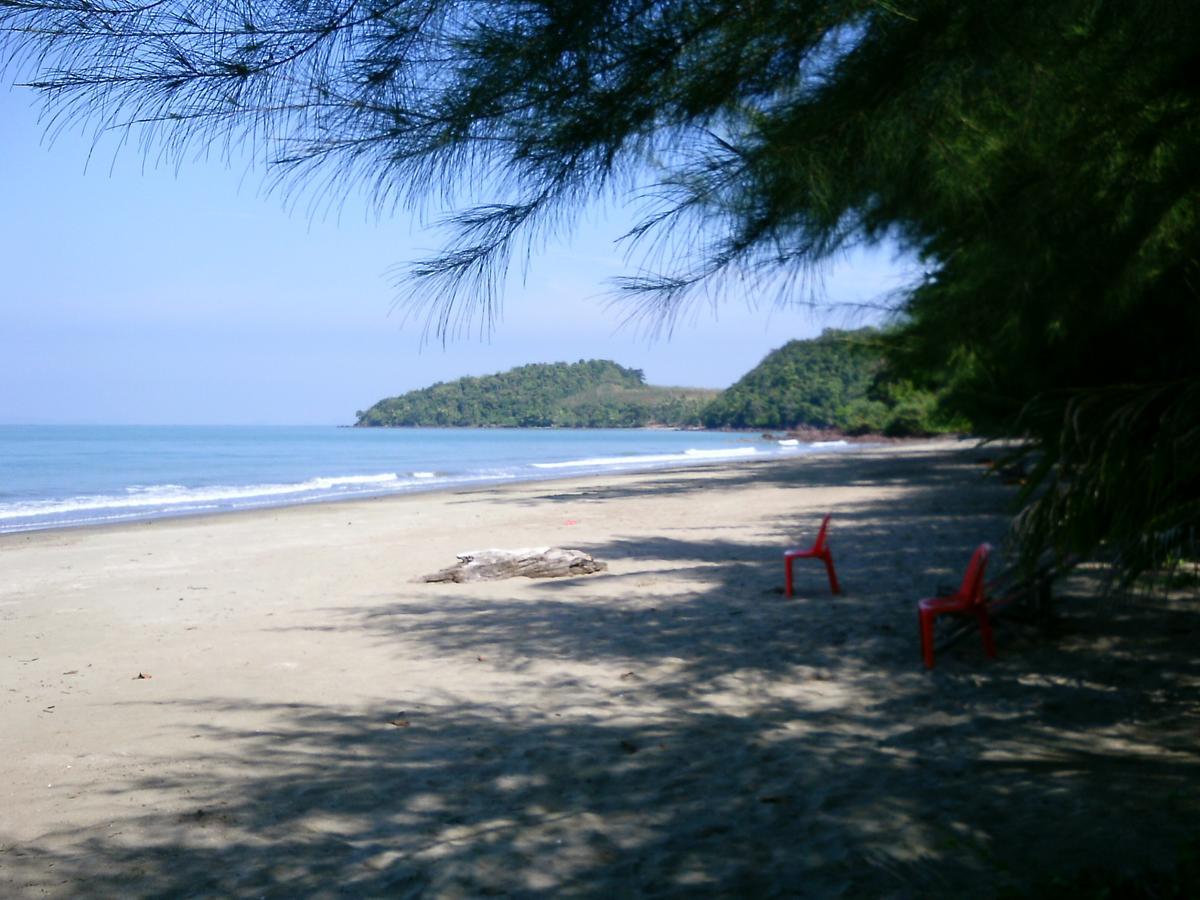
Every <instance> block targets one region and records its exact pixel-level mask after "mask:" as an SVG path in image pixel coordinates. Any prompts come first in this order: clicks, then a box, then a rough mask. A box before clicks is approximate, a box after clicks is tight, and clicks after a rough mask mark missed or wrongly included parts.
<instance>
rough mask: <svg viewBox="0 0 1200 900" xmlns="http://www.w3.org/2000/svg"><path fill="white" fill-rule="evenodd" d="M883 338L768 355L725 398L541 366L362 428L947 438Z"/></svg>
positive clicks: (946, 426)
mask: <svg viewBox="0 0 1200 900" xmlns="http://www.w3.org/2000/svg"><path fill="white" fill-rule="evenodd" d="M879 336H880V333H879V332H878V331H877V330H876V329H871V328H864V329H859V330H857V331H838V330H834V329H827V330H826V331H825V332H823V333H822V334H821V336H820V337H818V338H813V339H810V340H796V341H790V342H788V343H787V344H785V345H784V346H782V347H780V348H779V349H777V350H774V351H772V352H771V353H770V354H768V355H767V357H766V358H765V359H764V360H763V361H762V362H761V363H759V364H758V365H757V366H755V368H753V369H752V370H751V371H750V372H748V373H747V374H746V375H744V376H743V377H742V378H741V379H739V380H738V381H737V382H736V383H735V384H733V385H732V386H731V387H729V388H728V389H726V390H724V391H720V390H715V389H706V388H687V387H659V386H655V385H648V384H646V379H645V375H644V373H643V372H642V371H641V370H640V369H630V368H626V367H624V366H621V365H618V364H617V363H615V362H612V361H610V360H596V359H593V360H580V361H579V362H575V363H565V362H557V363H536V364H533V365H527V366H520V367H518V368H515V369H510V370H509V371H507V372H500V373H498V374H495V375H485V376H482V377H467V378H459V379H456V380H454V381H448V382H439V383H437V384H434V385H431V386H430V387H427V388H422V389H420V390H415V391H409V392H408V393H405V394H401V395H399V396H397V397H388V398H385V399H383V400H380V401H379V402H378V403H376V404H375V405H374V406H372V407H370V408H369V409H367V410H362V411H359V412H358V413H357V414H356V419H357V421H356V422H355V425H356V426H357V427H379V426H384V427H403V426H407V427H446V426H455V427H507V428H645V427H653V426H659V427H670V428H699V427H703V428H711V429H756V430H757V429H771V430H783V431H790V430H821V431H828V432H831V433H839V434H846V435H863V434H886V435H891V436H905V435H920V434H931V433H936V432H941V431H947V430H952V429H953V427H954V425H955V423H954V422H950V421H945V420H943V419H941V418H939V415H938V408H937V398H936V396H935V395H934V394H932V393H930V392H928V391H918V390H916V389H914V388H912V387H911V385H908V384H907V383H904V382H897V381H894V380H892V379H890V378H889V376H888V373H887V370H886V368H885V367H884V365H883V361H882V354H881V352H880V349H879V343H878V338H879Z"/></svg>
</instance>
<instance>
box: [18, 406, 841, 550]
mask: <svg viewBox="0 0 1200 900" xmlns="http://www.w3.org/2000/svg"><path fill="white" fill-rule="evenodd" d="M813 446H814V445H805V444H796V443H794V442H791V443H789V444H781V443H779V442H776V441H767V440H764V439H762V438H760V437H758V436H754V435H745V434H729V433H719V432H697V431H657V430H627V429H612V430H608V429H595V430H591V429H586V430H584V429H581V430H544V429H441V428H411V429H407V428H406V429H364V428H331V427H311V426H304V427H253V426H229V427H224V426H124V425H110V426H66V425H55V426H25V425H0V533H5V532H13V531H28V530H34V529H42V528H62V527H69V526H77V525H94V524H100V523H108V522H121V521H129V520H136V519H151V518H160V517H164V516H178V515H194V514H198V513H213V512H221V511H232V510H237V509H248V508H255V507H266V506H285V505H291V504H297V503H312V502H319V501H324V500H339V499H346V498H351V497H364V496H372V495H379V494H393V493H403V492H409V491H421V490H434V489H445V488H453V487H456V486H459V485H467V484H480V483H499V482H505V481H516V480H534V479H546V478H558V477H563V476H567V475H576V474H593V473H599V472H606V471H632V470H641V469H652V468H657V467H664V466H679V465H689V464H698V463H704V462H718V461H721V462H737V461H739V460H750V459H764V458H768V457H771V456H777V455H785V454H787V455H790V454H796V453H805V452H811V450H812V448H813ZM828 447H829V445H825V446H824V447H822V449H828Z"/></svg>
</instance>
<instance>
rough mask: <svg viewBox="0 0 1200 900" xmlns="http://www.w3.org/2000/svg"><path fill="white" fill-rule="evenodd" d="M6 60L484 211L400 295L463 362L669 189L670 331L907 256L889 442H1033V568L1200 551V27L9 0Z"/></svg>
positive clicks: (1130, 564) (992, 13)
mask: <svg viewBox="0 0 1200 900" xmlns="http://www.w3.org/2000/svg"><path fill="white" fill-rule="evenodd" d="M0 32H7V42H8V47H9V48H10V49H11V50H12V51H13V53H14V54H15V57H16V60H17V65H18V66H19V67H22V68H23V69H24V70H25V71H28V72H29V73H31V77H32V80H33V81H34V82H35V83H36V84H38V86H39V87H40V88H41V89H42V90H43V91H44V92H45V93H46V95H47V96H48V97H49V99H50V100H51V102H52V103H53V104H55V108H56V111H57V112H58V113H60V114H65V115H68V116H70V115H71V114H74V115H75V116H76V117H77V118H85V119H88V118H90V119H93V120H96V119H97V117H98V118H99V121H98V122H97V124H99V125H101V126H108V125H114V124H122V123H126V122H130V121H139V122H141V123H143V125H142V126H141V127H144V128H146V129H147V130H148V131H149V134H148V135H147V137H148V138H150V139H151V140H153V139H154V138H155V137H160V136H161V138H162V139H163V140H164V141H165V142H166V144H167V146H168V147H170V148H171V149H173V150H175V151H177V152H178V153H179V154H181V155H183V154H185V153H186V152H187V151H188V150H189V149H191V148H192V146H193V145H194V144H200V145H205V146H207V145H209V144H211V143H213V142H219V141H221V140H225V139H229V138H239V137H246V138H249V139H250V140H252V141H253V142H255V146H258V147H262V148H264V149H265V152H266V153H267V154H268V155H269V156H273V157H274V158H277V159H278V160H280V162H281V171H284V172H286V173H290V174H291V175H293V176H295V179H296V180H295V182H293V183H296V184H301V185H310V184H312V183H313V180H312V179H313V176H314V175H316V174H318V173H325V175H327V176H328V179H327V180H326V181H324V182H322V183H324V184H326V185H327V186H329V187H330V189H332V190H337V191H340V190H341V189H342V181H343V179H345V180H348V181H356V180H359V179H362V180H364V181H366V182H367V183H368V184H369V185H371V186H373V187H374V188H375V189H376V191H377V193H378V196H379V198H380V201H381V203H382V204H385V205H386V204H388V203H390V202H391V201H394V200H400V201H406V200H407V201H411V202H413V203H416V202H419V200H421V199H422V198H424V197H426V196H428V195H431V194H432V195H434V196H436V197H437V198H439V199H442V200H445V201H446V202H447V203H449V204H450V205H452V206H453V205H454V204H455V203H456V200H458V199H459V198H464V197H465V198H467V202H468V203H470V204H478V205H475V206H472V207H469V208H467V209H465V210H460V211H457V212H455V213H453V214H452V216H451V226H452V228H454V229H455V231H454V236H453V237H452V239H451V241H450V243H449V246H447V247H446V248H445V250H444V252H442V253H441V254H440V255H438V256H436V257H435V258H432V259H430V260H426V261H424V262H421V263H418V264H416V265H415V266H414V267H413V268H412V270H411V275H412V280H411V281H410V287H411V288H412V290H411V292H410V295H409V299H410V303H411V304H413V306H414V307H415V308H417V309H424V310H426V311H427V312H428V315H429V319H428V321H429V322H430V323H431V324H432V326H433V327H434V328H435V329H437V330H438V331H439V332H441V333H443V334H444V333H446V332H448V331H452V330H454V329H455V328H456V327H458V326H461V325H465V324H469V323H470V322H472V321H480V322H482V323H484V324H485V325H486V324H490V322H491V320H492V318H493V315H494V311H495V307H494V305H493V300H494V298H495V292H496V290H497V288H498V286H499V285H500V284H501V283H502V278H503V275H504V272H505V265H506V263H507V261H508V259H509V258H510V257H511V255H512V253H513V251H514V250H516V251H518V252H519V251H520V250H521V249H522V247H521V242H522V241H530V240H536V238H537V237H538V236H539V235H540V234H541V233H542V232H543V230H545V229H550V228H556V227H562V226H564V225H567V226H569V224H570V221H571V217H572V215H573V214H576V213H578V212H580V211H581V210H582V209H583V208H584V207H585V206H586V205H587V203H588V201H590V200H592V199H594V198H596V197H603V196H611V195H612V192H614V191H618V192H620V191H633V192H635V193H638V194H640V195H641V196H646V192H645V188H646V185H645V184H644V183H642V181H643V180H644V179H646V178H648V177H650V176H649V173H653V175H654V178H655V179H656V184H655V185H654V188H653V189H652V190H651V191H650V196H651V197H652V198H655V199H657V201H658V204H659V205H658V206H657V207H656V208H652V210H651V212H650V213H649V215H648V218H647V219H646V220H645V221H644V222H643V223H642V224H641V225H639V226H638V227H636V228H635V229H634V230H633V232H632V236H633V238H634V239H635V240H643V239H645V240H648V241H650V247H651V250H659V251H661V253H659V254H658V255H657V256H654V255H653V254H652V255H651V256H650V259H661V260H667V261H669V264H670V266H671V269H670V270H669V271H666V272H664V273H662V274H654V273H651V274H641V273H639V274H638V276H637V277H635V278H632V279H630V280H628V281H627V282H625V287H627V288H628V289H630V290H631V291H632V292H633V293H634V295H635V297H638V298H640V299H641V300H642V302H643V304H644V308H645V309H647V310H648V311H649V312H651V313H652V314H653V315H655V316H657V317H658V318H659V319H660V321H663V322H666V323H668V324H670V323H672V322H674V321H675V319H676V316H677V315H678V313H679V310H680V309H681V308H682V305H683V303H684V302H685V301H686V300H688V299H689V298H690V297H692V296H693V294H695V293H697V291H698V289H699V290H703V289H709V290H714V291H715V290H717V289H719V288H720V286H721V284H722V281H721V279H722V278H724V277H735V278H737V277H744V278H748V279H750V280H751V281H752V283H753V284H754V285H756V286H764V289H765V286H768V285H772V284H774V285H775V286H776V289H777V290H778V295H779V297H780V299H782V300H785V301H790V300H794V299H797V298H796V289H797V286H798V285H802V284H803V283H804V277H805V276H806V275H807V274H809V273H811V272H812V271H813V269H814V267H816V266H818V265H819V264H820V263H821V262H822V261H824V260H827V259H829V258H830V257H831V256H833V255H835V254H837V253H838V252H839V251H842V250H844V249H846V248H848V247H850V246H853V245H856V244H861V243H868V244H869V243H872V242H880V241H885V240H886V241H888V242H891V243H894V244H895V245H898V246H899V247H900V248H902V249H903V250H906V251H908V252H910V253H911V254H914V255H915V256H917V257H919V258H920V259H921V260H922V262H923V263H924V265H925V270H926V275H925V277H924V278H923V279H922V280H921V281H920V282H919V283H917V284H914V285H911V286H909V288H908V289H907V290H904V291H901V292H899V293H898V294H896V295H895V297H894V301H895V312H896V314H897V315H896V324H897V326H898V327H897V328H896V330H895V331H894V332H892V333H891V334H890V335H889V337H888V338H887V343H888V345H889V350H888V360H889V364H888V371H889V372H890V373H891V375H890V376H889V377H891V378H893V379H894V381H893V383H892V384H891V387H890V390H891V391H892V392H893V394H892V399H893V400H894V401H895V402H894V403H893V404H892V408H893V409H894V410H896V411H897V412H896V414H895V417H894V419H893V424H892V426H891V427H893V428H894V429H897V430H902V429H905V428H910V427H913V426H915V425H916V424H917V423H919V422H920V421H921V420H922V417H923V416H924V415H925V414H926V412H927V407H926V401H925V400H924V399H922V398H921V395H919V394H917V393H910V391H914V390H915V389H916V388H928V389H932V390H934V391H935V392H936V393H937V394H938V396H939V398H940V400H941V403H942V407H943V409H944V410H946V411H947V412H948V413H950V414H955V415H962V416H967V417H969V418H970V419H971V421H972V422H973V423H974V424H975V426H976V427H977V428H978V429H979V430H980V431H982V432H983V433H986V434H989V435H995V436H1003V437H1017V438H1025V439H1028V440H1029V441H1030V442H1031V443H1032V445H1033V446H1034V447H1035V448H1036V451H1037V454H1038V459H1039V460H1040V461H1041V463H1042V465H1041V467H1040V468H1039V469H1038V470H1037V475H1036V478H1035V480H1034V484H1033V485H1031V488H1030V491H1029V493H1028V494H1027V496H1026V501H1027V504H1028V506H1027V508H1026V510H1025V512H1024V514H1023V515H1022V516H1021V517H1020V519H1019V526H1020V527H1019V530H1018V535H1019V536H1020V537H1021V540H1022V546H1023V550H1024V552H1025V557H1026V559H1027V560H1033V559H1036V558H1037V557H1038V556H1039V555H1041V554H1042V553H1043V551H1044V550H1045V549H1046V548H1053V549H1055V550H1056V551H1057V552H1059V553H1060V554H1062V553H1072V554H1096V553H1099V554H1105V555H1109V556H1111V557H1112V558H1114V559H1115V560H1116V561H1117V562H1118V565H1119V567H1120V570H1121V572H1122V573H1123V574H1124V575H1125V576H1128V577H1130V578H1132V577H1134V576H1136V575H1137V574H1138V573H1139V572H1141V571H1144V570H1146V569H1152V568H1155V567H1157V566H1160V565H1163V564H1170V563H1171V562H1172V561H1174V560H1178V559H1180V558H1184V557H1192V558H1194V557H1196V556H1197V555H1198V554H1200V547H1198V546H1197V528H1198V526H1200V484H1198V483H1197V480H1196V478H1195V477H1194V475H1193V473H1194V467H1193V466H1194V464H1193V463H1192V462H1191V461H1194V460H1196V459H1200V427H1197V415H1198V414H1197V413H1196V412H1195V406H1196V405H1195V403H1194V402H1192V401H1193V399H1194V397H1195V395H1196V391H1197V387H1196V386H1197V384H1200V356H1198V355H1197V354H1196V352H1195V345H1196V343H1197V339H1198V338H1200V165H1197V162H1196V161H1197V160H1198V159H1200V100H1198V98H1200V66H1198V65H1197V62H1196V60H1197V58H1198V55H1200V14H1197V7H1196V3H1195V2H1194V0H1137V2H1134V0H1004V2H1001V0H978V2H963V0H889V2H876V0H761V2H754V3H745V2H732V0H707V2H706V0H655V2H648V0H608V2H598V0H558V2H554V3H547V2H529V0H487V2H482V0H476V2H472V0H415V2H414V0H367V2H365V3H364V2H362V0H312V2H308V3H302V4H295V3H279V2H257V0H214V2H212V3H208V4H204V5H196V4H193V3H192V2H191V0H162V2H156V3H149V4H125V3H114V4H113V5H111V6H104V5H99V4H97V3H96V2H95V0H0ZM481 186H482V187H481ZM655 240H658V241H660V243H658V244H655V243H654V242H655ZM760 292H761V291H760ZM906 382H907V386H906ZM826 402H829V403H837V402H838V401H837V400H836V399H833V398H826V400H822V401H821V403H822V404H823V403H826ZM887 402H888V401H887V400H886V399H885V398H883V397H875V398H868V399H867V400H866V401H859V400H854V401H849V402H848V404H847V407H846V409H847V415H849V414H850V413H849V409H850V406H851V405H853V408H854V415H855V416H856V417H857V421H861V422H862V423H864V427H866V423H870V422H876V421H878V418H877V417H878V414H879V408H878V406H875V405H873V404H874V403H887ZM1189 403H1191V405H1190V406H1189V405H1188V404H1189ZM818 406H820V404H818ZM798 409H799V408H798V407H797V410H798ZM538 414H539V415H540V414H543V413H542V411H539V412H538ZM790 414H791V413H790V412H789V413H788V415H790ZM769 415H771V411H770V410H768V409H766V408H763V409H761V410H755V409H747V410H746V411H745V416H746V417H747V420H749V419H754V420H756V421H757V420H759V417H760V416H769ZM1144 478H1148V479H1150V480H1149V482H1148V483H1147V485H1146V490H1144V491H1142V490H1138V489H1137V488H1136V487H1135V486H1134V485H1135V484H1137V483H1138V482H1139V480H1140V479H1144Z"/></svg>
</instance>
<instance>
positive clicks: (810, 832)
mask: <svg viewBox="0 0 1200 900" xmlns="http://www.w3.org/2000/svg"><path fill="white" fill-rule="evenodd" d="M981 455H983V454H982V451H978V450H976V449H974V448H973V447H972V446H971V445H970V444H965V443H954V442H937V443H930V444H928V445H900V446H894V447H888V448H884V449H880V450H870V451H861V452H856V453H854V454H830V455H826V456H817V457H811V458H805V459H795V460H788V461H778V462H770V463H760V464H746V465H740V466H729V467H721V466H713V467H706V468H702V469H688V470H680V471H671V472H656V473H651V474H637V475H608V476H604V477H602V478H601V477H596V478H582V479H574V480H568V481H560V482H553V483H540V484H523V485H509V486H504V487H498V488H486V489H480V490H471V491H456V492H452V493H443V494H424V495H419V496H409V497H392V498H382V499H377V500H369V501H363V502H354V503H341V504H328V505H315V506H309V507H296V508H289V509H281V510H270V511H260V512H252V513H243V514H233V515H226V516H219V517H209V518H193V519H178V520H170V521H159V522H154V523H152V524H138V525H125V526H120V527H112V528H98V529H86V530H74V531H57V532H45V533H37V534H27V535H9V536H5V537H0V895H2V896H5V897H10V896H80V895H83V896H88V895H95V896H147V895H155V896H191V895H197V896H205V895H215V896H247V897H250V896H253V897H259V896H333V895H339V896H340V895H347V896H439V897H455V896H462V897H476V896H481V895H487V894H502V895H515V896H537V895H543V896H561V895H567V896H580V895H583V896H604V897H615V896H657V895H681V894H689V895H690V894H698V895H710V894H724V895H743V896H745V895H752V896H759V895H766V896H771V895H802V896H839V895H840V896H891V897H922V896H931V895H938V896H990V895H993V894H996V893H1001V892H1004V891H1007V890H1013V891H1017V892H1018V893H1019V892H1020V891H1024V890H1028V889H1029V888H1030V887H1031V886H1035V885H1042V886H1045V885H1047V884H1049V883H1050V881H1051V880H1052V879H1054V878H1056V877H1057V878H1060V879H1062V878H1065V879H1071V878H1076V877H1078V876H1077V873H1078V872H1080V871H1085V872H1086V871H1102V872H1104V873H1117V874H1119V873H1121V872H1135V873H1141V872H1144V871H1146V870H1148V869H1149V870H1153V869H1162V868H1166V867H1169V866H1170V865H1171V864H1172V862H1173V860H1174V859H1175V856H1176V852H1177V849H1178V847H1179V844H1180V842H1181V841H1185V840H1187V839H1188V838H1189V837H1193V838H1194V836H1195V835H1196V834H1197V831H1196V826H1197V823H1198V822H1200V816H1198V815H1197V813H1198V811H1200V777H1197V776H1198V775H1200V771H1198V770H1197V764H1198V762H1200V755H1198V747H1197V741H1196V737H1197V724H1198V723H1200V703H1198V696H1200V693H1198V691H1197V687H1198V685H1200V663H1197V661H1196V659H1197V657H1196V653H1195V645H1196V638H1197V635H1200V614H1198V610H1197V609H1196V605H1195V604H1194V602H1193V603H1191V604H1190V605H1189V604H1188V603H1187V602H1185V601H1182V600H1179V599H1176V598H1171V597H1169V596H1167V597H1164V596H1157V597H1139V598H1134V599H1128V600H1125V601H1123V602H1121V603H1120V604H1118V605H1116V606H1114V605H1112V604H1106V603H1102V602H1100V601H1098V600H1097V599H1096V598H1095V585H1094V584H1093V583H1092V581H1091V580H1089V579H1090V576H1089V575H1088V574H1087V573H1084V574H1083V575H1082V576H1079V577H1076V578H1074V579H1073V580H1072V581H1070V582H1069V583H1068V584H1066V585H1064V586H1062V587H1061V588H1060V592H1061V593H1062V594H1063V595H1064V600H1063V613H1064V617H1063V621H1062V623H1061V624H1060V627H1059V628H1058V630H1057V632H1056V634H1054V635H1052V636H1046V635H1043V634H1041V633H1038V632H1034V631H1030V630H1029V629H1028V628H1024V627H1018V626H1017V625H1016V624H1014V623H1001V624H1000V625H999V627H998V629H997V642H998V645H999V648H1000V656H999V658H998V659H996V660H994V661H989V660H987V659H986V658H985V657H984V655H983V653H982V651H981V649H980V646H979V643H978V641H977V640H976V639H975V637H974V636H970V637H968V638H967V639H966V640H964V641H963V642H961V643H960V644H958V645H956V646H954V647H953V648H951V649H949V650H947V651H945V652H944V653H942V654H941V655H940V657H939V662H938V667H937V668H936V669H935V670H934V671H933V672H932V673H926V672H924V670H923V669H922V667H921V664H920V658H919V652H918V644H917V633H916V620H915V603H916V601H917V599H918V598H919V597H921V596H925V595H928V594H930V593H932V592H933V590H934V589H935V587H936V586H937V585H939V584H947V583H953V582H956V581H957V579H958V578H959V577H960V575H961V571H962V569H963V567H964V566H965V564H966V561H967V558H968V556H969V554H970V552H971V550H972V549H973V548H974V546H975V545H976V544H978V543H979V542H980V541H983V540H992V541H1002V540H1003V537H1004V534H1005V527H1006V516H1005V513H1006V510H1007V509H1008V505H1009V504H1010V503H1011V501H1012V490H1013V489H1012V488H1009V487H1005V486H1003V485H1001V484H999V483H998V481H996V480H995V479H994V478H987V477H984V475H983V472H984V471H985V470H984V467H982V466H980V465H979V457H980V456H981ZM826 511H832V512H833V513H834V520H833V525H832V528H831V544H832V547H833V551H834V555H835V559H836V562H837V566H838V572H839V575H840V576H841V579H842V581H843V585H844V587H845V594H844V595H843V596H841V597H838V598H831V597H830V595H829V592H828V586H827V584H826V582H825V580H824V573H823V571H822V569H821V566H820V565H819V564H818V563H809V564H805V563H800V564H799V566H798V569H797V593H796V597H795V598H794V599H791V600H789V599H786V598H784V597H783V596H782V594H781V586H782V576H783V572H782V565H781V551H782V549H783V548H784V547H785V546H788V545H789V544H792V543H803V541H804V540H806V539H808V540H811V537H812V535H813V532H814V529H815V528H816V526H817V525H818V524H819V521H820V518H821V516H822V515H823V514H824V513H825V512H826ZM538 545H557V546H564V547H573V548H580V549H583V550H585V551H587V552H589V553H592V554H593V555H594V556H596V557H597V558H598V559H601V560H604V561H605V562H607V563H608V566H609V568H608V571H607V572H604V573H601V574H596V575H591V576H587V577H583V578H575V579H563V580H537V581H534V580H527V579H516V580H508V581H502V582H494V583H486V584H467V585H456V584H421V583H415V582H414V579H415V578H417V577H418V576H420V575H422V574H425V573H429V572H433V571H436V570H437V569H440V568H443V567H444V566H447V565H449V564H451V563H452V562H453V561H454V557H455V554H456V553H457V552H459V551H463V550H471V549H479V548H483V547H501V548H506V547H507V548H515V547H528V546H538ZM140 676H144V677H140ZM1106 877H1107V876H1106ZM1114 877H1115V876H1114ZM1139 877H1141V876H1140V875H1139Z"/></svg>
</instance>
